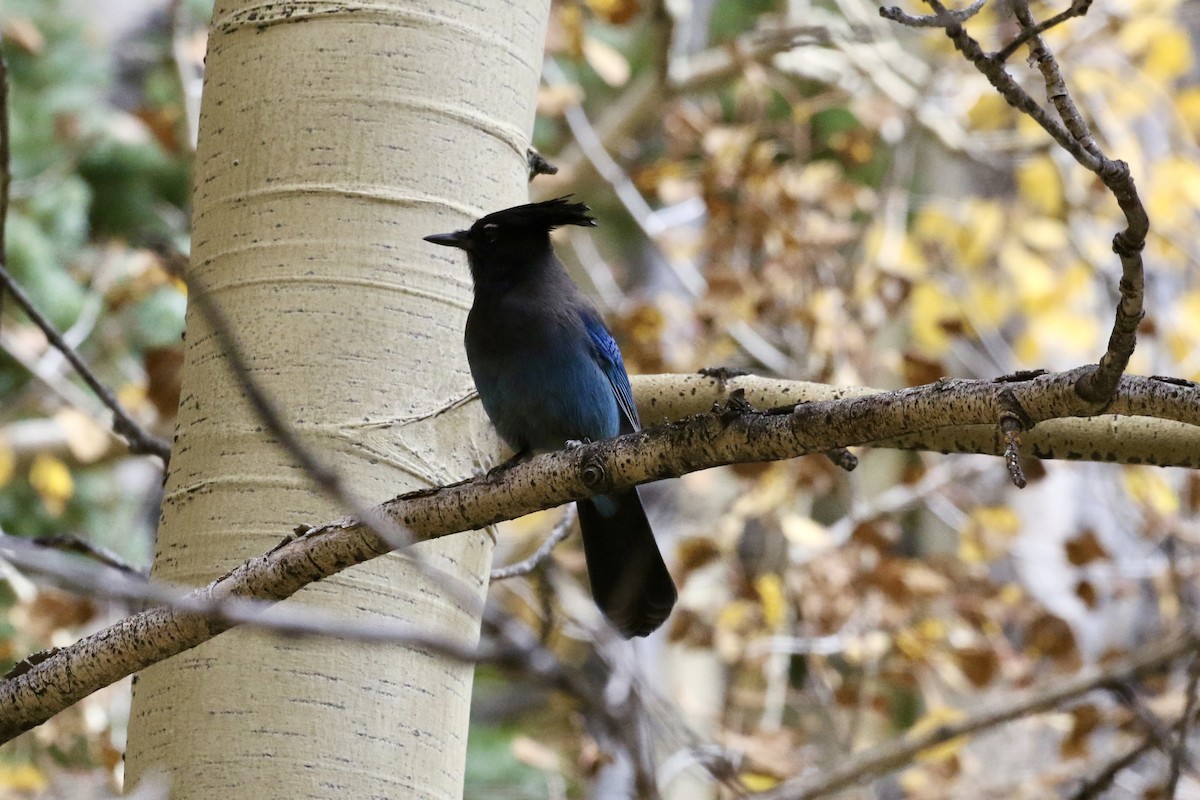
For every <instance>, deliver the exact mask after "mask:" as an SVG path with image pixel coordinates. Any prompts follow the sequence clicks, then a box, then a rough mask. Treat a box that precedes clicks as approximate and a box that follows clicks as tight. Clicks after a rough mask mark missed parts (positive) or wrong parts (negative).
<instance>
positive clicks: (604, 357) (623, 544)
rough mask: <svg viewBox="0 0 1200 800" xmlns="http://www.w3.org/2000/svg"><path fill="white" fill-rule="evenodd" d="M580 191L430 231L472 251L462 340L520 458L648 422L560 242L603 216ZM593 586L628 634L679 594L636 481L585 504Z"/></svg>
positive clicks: (655, 618) (490, 410)
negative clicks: (563, 233) (561, 254)
mask: <svg viewBox="0 0 1200 800" xmlns="http://www.w3.org/2000/svg"><path fill="white" fill-rule="evenodd" d="M590 211H591V209H590V208H588V206H587V205H585V204H583V203H575V202H571V198H570V196H567V197H559V198H556V199H554V200H546V201H543V202H540V203H528V204H525V205H519V206H515V207H513V208H506V209H503V210H501V211H496V212H494V213H491V214H488V215H486V216H484V217H480V218H479V219H477V220H476V221H475V223H474V224H472V225H471V227H469V228H466V229H464V230H459V231H454V232H452V233H439V234H434V235H431V236H426V237H425V241H427V242H431V243H433V244H436V245H442V246H444V247H454V248H458V249H459V250H463V251H465V252H466V255H467V264H468V266H469V268H470V273H471V280H472V283H473V284H474V300H473V302H472V304H471V310H470V312H469V313H468V315H467V324H466V329H465V332H464V336H463V340H464V344H465V346H466V351H467V362H468V365H469V367H470V370H471V377H472V378H473V379H474V381H475V388H476V389H477V390H478V392H479V399H480V400H481V401H482V403H483V408H484V411H485V412H486V413H487V416H488V418H489V419H490V420H491V422H492V424H493V425H494V426H495V428H496V431H497V433H499V434H500V438H501V439H503V440H504V441H505V443H507V444H508V446H509V447H510V448H512V450H513V451H514V452H515V453H516V455H515V456H514V459H518V460H519V459H521V458H524V457H527V456H529V455H533V454H535V453H540V452H548V451H552V450H559V449H562V448H563V447H565V446H571V444H572V443H576V442H586V441H592V442H595V441H599V440H601V439H607V438H610V437H613V436H617V435H618V434H622V433H630V432H633V431H637V430H640V429H641V422H640V421H639V419H638V413H637V408H636V407H635V406H634V403H633V390H632V389H631V388H630V385H629V375H628V373H627V372H626V371H625V363H624V361H623V360H622V358H621V351H620V349H619V348H618V347H617V343H616V340H615V339H613V336H612V333H610V332H609V330H608V328H607V327H606V326H605V324H604V321H603V319H602V318H601V316H600V312H599V311H598V310H597V309H596V306H595V305H594V304H593V303H592V301H591V300H590V299H588V297H587V295H585V294H584V293H583V291H582V290H580V289H579V287H578V286H576V285H575V283H574V281H572V280H571V278H570V276H569V275H567V271H566V269H565V268H564V267H563V265H562V262H561V261H559V259H558V256H557V255H556V254H555V252H554V247H553V245H552V244H551V242H550V231H551V230H553V229H554V228H557V227H559V226H562V225H579V226H582V227H594V226H595V225H596V220H595V218H594V217H592V216H591V214H590ZM577 506H578V509H579V528H580V531H581V533H582V536H583V551H584V558H585V561H586V563H587V570H588V577H589V579H590V581H591V588H592V597H593V599H594V600H595V601H596V605H597V606H598V607H599V608H600V611H601V612H602V613H603V614H604V616H605V617H606V618H607V619H608V621H609V622H610V623H611V624H612V626H613V627H614V628H616V630H617V631H618V632H620V634H621V635H622V636H624V637H625V638H626V639H630V638H633V637H635V636H646V635H648V634H650V633H651V632H653V631H654V630H655V629H657V628H658V627H659V626H660V625H662V623H663V622H664V621H665V620H666V619H667V617H668V616H669V615H670V613H671V609H672V608H673V607H674V605H675V600H676V598H677V593H676V590H675V583H674V582H673V581H672V579H671V574H670V572H668V571H667V566H666V564H665V563H664V562H663V557H662V553H660V552H659V549H658V544H657V543H656V542H655V539H654V532H653V531H652V530H651V529H650V523H649V521H648V520H647V519H646V512H645V509H644V508H643V507H642V501H641V498H640V496H639V494H638V490H637V488H636V487H635V488H631V489H626V490H621V491H615V492H611V493H608V494H603V495H597V496H595V497H591V498H589V499H586V500H580V501H579V502H578V503H577Z"/></svg>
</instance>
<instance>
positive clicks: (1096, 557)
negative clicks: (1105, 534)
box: [1063, 529, 1108, 567]
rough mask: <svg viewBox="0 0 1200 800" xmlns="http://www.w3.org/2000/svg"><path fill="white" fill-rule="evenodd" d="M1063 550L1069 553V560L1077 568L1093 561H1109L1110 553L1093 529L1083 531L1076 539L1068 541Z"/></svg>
mask: <svg viewBox="0 0 1200 800" xmlns="http://www.w3.org/2000/svg"><path fill="white" fill-rule="evenodd" d="M1063 548H1064V549H1065V550H1066V551H1067V560H1068V561H1070V562H1071V563H1072V564H1074V565H1075V566H1077V567H1080V566H1083V565H1084V564H1090V563H1092V562H1093V561H1102V560H1103V561H1107V560H1108V551H1107V550H1105V549H1104V546H1103V545H1102V544H1100V540H1099V539H1097V538H1096V532H1095V531H1093V530H1091V529H1087V530H1084V531H1081V532H1080V533H1079V535H1078V536H1076V537H1075V538H1073V539H1068V540H1067V542H1066V543H1065V544H1064V545H1063Z"/></svg>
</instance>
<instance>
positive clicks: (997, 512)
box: [971, 506, 1021, 536]
mask: <svg viewBox="0 0 1200 800" xmlns="http://www.w3.org/2000/svg"><path fill="white" fill-rule="evenodd" d="M971 518H972V519H973V520H974V521H975V522H977V523H979V524H980V525H981V526H983V527H984V528H988V529H990V530H993V531H996V532H998V533H1003V534H1006V535H1009V536H1015V535H1016V534H1017V533H1018V532H1020V530H1021V518H1020V517H1019V516H1017V512H1015V511H1013V510H1012V509H1011V508H1009V507H1008V506H982V507H980V508H976V509H975V510H974V511H972V512H971Z"/></svg>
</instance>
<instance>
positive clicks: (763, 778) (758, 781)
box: [738, 772, 779, 792]
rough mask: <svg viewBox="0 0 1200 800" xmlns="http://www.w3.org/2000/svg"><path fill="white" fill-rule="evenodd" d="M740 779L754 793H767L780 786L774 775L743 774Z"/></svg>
mask: <svg viewBox="0 0 1200 800" xmlns="http://www.w3.org/2000/svg"><path fill="white" fill-rule="evenodd" d="M738 778H739V779H740V780H741V782H742V786H745V787H746V788H747V789H749V790H750V791H752V792H765V791H766V790H768V789H773V788H775V787H776V786H778V785H779V779H778V778H776V777H775V776H774V775H765V774H763V773H761V772H743V773H742V774H741V775H739V776H738Z"/></svg>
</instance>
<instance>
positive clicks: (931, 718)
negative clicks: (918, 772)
mask: <svg viewBox="0 0 1200 800" xmlns="http://www.w3.org/2000/svg"><path fill="white" fill-rule="evenodd" d="M965 716H966V715H965V714H963V712H962V711H959V710H958V709H957V708H950V707H948V706H939V707H937V708H933V709H930V710H929V711H928V712H926V713H925V715H924V716H922V717H921V718H920V719H919V720H917V721H916V722H915V723H914V724H913V726H912V727H911V728H909V729H908V734H907V735H908V737H909V738H910V739H911V738H916V737H918V736H924V735H925V734H927V733H932V732H933V731H936V730H937V729H938V728H940V727H942V726H943V725H950V724H952V723H955V722H959V721H961V720H962V719H963V718H964V717H965ZM966 742H967V738H966V737H965V736H956V737H954V738H953V739H949V740H947V741H945V742H942V743H941V744H936V745H934V746H933V747H927V748H925V749H924V750H922V751H921V752H919V753H917V760H918V761H925V762H930V761H944V760H946V759H947V758H952V757H953V756H955V755H957V754H958V752H959V751H960V750H961V749H962V748H963V745H964V744H966Z"/></svg>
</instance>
